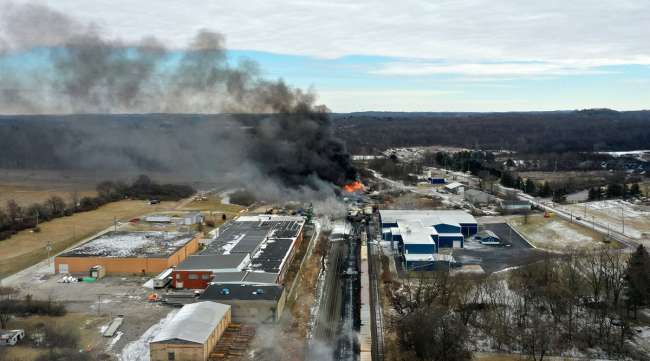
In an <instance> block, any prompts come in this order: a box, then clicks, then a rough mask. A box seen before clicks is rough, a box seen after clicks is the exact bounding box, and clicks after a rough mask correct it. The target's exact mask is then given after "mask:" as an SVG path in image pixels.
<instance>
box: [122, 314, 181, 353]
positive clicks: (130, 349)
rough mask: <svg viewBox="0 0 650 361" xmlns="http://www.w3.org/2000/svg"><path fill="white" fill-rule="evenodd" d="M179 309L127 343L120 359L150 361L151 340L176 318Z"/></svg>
mask: <svg viewBox="0 0 650 361" xmlns="http://www.w3.org/2000/svg"><path fill="white" fill-rule="evenodd" d="M177 312H178V310H173V311H171V312H170V313H168V314H167V316H165V318H163V319H162V320H160V321H159V322H158V323H156V324H155V325H153V326H151V327H149V329H147V330H146V331H145V332H144V333H143V334H142V336H140V338H139V339H137V340H135V341H133V342H131V343H129V344H127V345H126V346H125V347H124V349H123V350H122V353H121V354H120V355H119V356H118V360H119V361H149V342H151V341H152V340H153V339H154V338H155V337H156V336H157V335H158V333H160V331H161V330H162V329H163V328H164V327H165V326H166V325H167V324H168V323H169V322H171V320H172V319H173V318H174V316H175V315H176V313H177Z"/></svg>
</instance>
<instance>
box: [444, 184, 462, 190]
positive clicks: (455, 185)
mask: <svg viewBox="0 0 650 361" xmlns="http://www.w3.org/2000/svg"><path fill="white" fill-rule="evenodd" d="M458 187H464V185H463V184H462V183H458V182H453V183H449V184H447V185H446V186H445V188H447V189H454V188H458Z"/></svg>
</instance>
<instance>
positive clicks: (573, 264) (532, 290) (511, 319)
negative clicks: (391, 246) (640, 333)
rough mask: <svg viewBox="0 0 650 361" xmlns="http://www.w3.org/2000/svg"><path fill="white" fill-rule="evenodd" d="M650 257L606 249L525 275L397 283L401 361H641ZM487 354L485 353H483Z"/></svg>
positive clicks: (393, 289) (528, 269) (556, 260)
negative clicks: (640, 325)
mask: <svg viewBox="0 0 650 361" xmlns="http://www.w3.org/2000/svg"><path fill="white" fill-rule="evenodd" d="M649 275H650V256H649V255H648V252H647V251H646V249H645V248H644V247H643V246H639V248H638V249H637V250H636V251H635V252H634V253H633V254H632V255H631V256H629V257H628V256H627V255H626V254H625V253H623V252H621V251H619V250H612V249H603V250H598V251H592V252H588V253H572V254H568V255H564V256H561V257H551V256H549V257H547V258H546V259H545V260H543V261H541V262H538V263H534V264H530V265H526V266H523V267H521V268H519V269H517V270H514V271H511V272H509V273H508V274H507V275H506V276H503V275H492V276H477V275H466V274H465V275H457V276H453V275H451V274H449V273H448V272H436V273H435V274H434V275H433V277H430V278H425V277H422V278H419V279H416V280H413V279H411V280H407V281H406V282H403V283H397V282H392V284H391V283H388V284H387V285H388V286H389V287H387V289H388V290H389V295H390V297H391V299H392V302H393V306H394V308H395V310H396V311H397V312H398V316H397V317H395V319H394V322H395V326H396V330H397V336H398V339H399V348H400V352H398V353H397V355H396V357H395V358H396V359H398V360H445V361H456V360H458V361H464V360H471V359H472V352H473V351H479V350H480V351H493V352H508V353H518V354H522V355H525V356H527V357H529V358H530V359H533V360H540V361H541V360H544V359H545V358H547V357H548V356H551V355H562V354H567V353H574V352H575V351H576V350H577V351H578V352H581V353H584V354H587V355H588V356H589V357H596V356H598V357H607V358H611V357H614V358H619V357H626V356H628V357H632V358H636V355H635V354H634V352H635V350H634V349H632V348H630V347H629V343H627V342H626V341H628V340H630V339H632V337H633V335H634V331H633V327H634V322H635V320H636V317H637V310H638V309H639V308H640V307H647V306H650V276H649ZM479 345H480V346H479Z"/></svg>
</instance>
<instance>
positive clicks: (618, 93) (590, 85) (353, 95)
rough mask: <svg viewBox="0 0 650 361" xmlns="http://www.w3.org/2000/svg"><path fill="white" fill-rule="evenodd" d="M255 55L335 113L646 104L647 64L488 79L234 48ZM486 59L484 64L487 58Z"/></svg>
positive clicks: (364, 59)
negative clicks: (406, 71) (398, 70)
mask: <svg viewBox="0 0 650 361" xmlns="http://www.w3.org/2000/svg"><path fill="white" fill-rule="evenodd" d="M230 56H231V58H232V59H233V61H236V59H238V58H248V59H255V60H256V61H257V62H258V63H260V65H261V68H262V70H263V72H264V74H265V75H267V76H268V77H271V78H282V79H284V80H285V81H287V82H288V83H290V84H293V85H296V86H299V87H302V88H309V87H313V88H315V89H316V90H317V92H318V94H320V97H319V99H320V100H321V101H322V102H323V103H325V104H328V105H329V106H330V107H331V108H332V109H333V110H334V111H341V112H348V111H363V110H381V111H401V110H405V111H513V110H514V111H517V110H567V109H582V108H595V107H611V108H616V109H620V110H625V109H628V110H629V109H644V108H647V109H650V66H647V65H613V66H600V67H594V68H590V69H589V71H583V72H580V71H575V72H568V73H563V72H559V73H553V72H551V73H550V74H545V73H539V74H537V73H535V74H523V75H519V74H517V75H512V74H510V75H508V74H505V75H500V76H490V75H489V74H488V75H481V76H477V75H476V74H466V73H462V72H457V73H435V74H410V75H404V74H386V73H382V72H381V70H382V69H384V68H385V67H386V66H388V64H392V63H395V62H400V61H404V60H403V59H397V58H390V57H379V56H355V55H351V56H345V57H341V58H334V59H328V58H313V57H308V56H297V55H283V54H272V53H265V52H259V51H231V53H230ZM486 64H488V63H486Z"/></svg>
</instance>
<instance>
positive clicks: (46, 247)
mask: <svg viewBox="0 0 650 361" xmlns="http://www.w3.org/2000/svg"><path fill="white" fill-rule="evenodd" d="M45 249H46V250H47V267H48V268H49V267H50V252H52V242H51V241H47V245H46V246H45Z"/></svg>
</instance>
